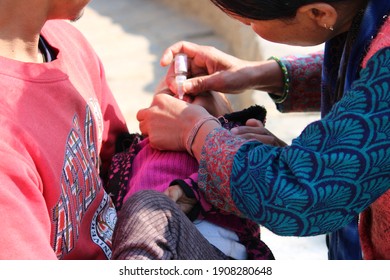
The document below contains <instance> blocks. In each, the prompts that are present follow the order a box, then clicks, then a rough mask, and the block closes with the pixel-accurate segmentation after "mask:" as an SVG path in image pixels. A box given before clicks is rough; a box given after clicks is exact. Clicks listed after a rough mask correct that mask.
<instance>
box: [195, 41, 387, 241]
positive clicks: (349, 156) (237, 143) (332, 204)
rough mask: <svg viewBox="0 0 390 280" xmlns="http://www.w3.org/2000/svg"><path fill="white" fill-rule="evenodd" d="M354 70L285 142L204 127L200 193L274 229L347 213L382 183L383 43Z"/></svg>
mask: <svg viewBox="0 0 390 280" xmlns="http://www.w3.org/2000/svg"><path fill="white" fill-rule="evenodd" d="M360 77H361V78H360V79H359V80H357V81H355V82H354V83H353V85H352V88H351V90H350V91H349V92H346V93H345V94H344V97H343V98H342V99H341V100H340V101H339V102H338V103H337V104H336V105H335V106H334V108H333V110H332V111H331V112H330V113H329V114H328V115H327V116H326V117H325V118H323V119H322V120H320V121H317V122H314V123H312V124H310V125H309V126H307V127H306V129H305V130H304V131H303V132H302V134H301V135H300V136H299V137H298V138H296V139H295V140H293V142H292V144H291V146H288V147H285V148H280V147H273V146H268V145H264V144H261V143H260V142H255V141H250V142H245V141H243V140H240V139H239V138H234V137H233V136H232V135H230V134H229V133H228V132H227V131H224V130H222V129H216V130H214V131H213V132H212V133H210V135H209V136H208V139H207V141H206V145H205V147H204V148H203V152H202V158H201V162H200V164H201V165H200V168H201V169H200V172H199V174H200V176H199V180H200V181H199V185H200V187H201V188H202V189H203V190H204V192H205V195H206V197H207V199H209V200H210V201H211V203H213V204H214V205H215V206H217V207H220V208H222V209H224V210H228V211H231V212H234V213H236V214H238V215H240V216H245V217H247V218H249V219H251V220H253V221H256V222H257V223H259V224H261V225H264V226H265V227H267V228H269V229H270V230H272V231H273V232H275V233H276V234H279V235H287V236H290V235H295V236H309V235H318V234H323V233H326V232H331V231H334V230H337V229H339V228H341V227H342V226H344V225H345V224H346V223H348V222H349V221H351V219H352V218H353V217H355V216H356V215H357V214H358V213H360V212H362V211H363V210H364V209H365V208H366V207H368V206H369V205H370V204H371V203H372V202H374V201H375V200H376V199H377V198H378V197H379V196H380V195H382V194H383V193H384V192H385V191H386V190H388V189H389V188H390V177H389V174H390V94H389V92H390V48H386V49H383V50H381V51H379V52H378V53H377V54H376V55H375V56H373V57H372V59H371V60H370V61H369V63H368V65H367V67H366V68H365V69H363V70H362V71H361V75H360ZM222 151H223V152H222ZM205 186H208V187H207V188H205Z"/></svg>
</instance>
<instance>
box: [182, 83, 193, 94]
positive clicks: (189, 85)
mask: <svg viewBox="0 0 390 280" xmlns="http://www.w3.org/2000/svg"><path fill="white" fill-rule="evenodd" d="M193 88H194V87H193V86H192V83H191V82H184V83H183V89H184V92H191V91H192V90H193Z"/></svg>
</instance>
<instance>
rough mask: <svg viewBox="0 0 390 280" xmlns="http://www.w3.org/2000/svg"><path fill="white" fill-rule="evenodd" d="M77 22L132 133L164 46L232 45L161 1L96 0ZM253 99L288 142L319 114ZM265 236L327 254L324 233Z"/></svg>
mask: <svg viewBox="0 0 390 280" xmlns="http://www.w3.org/2000/svg"><path fill="white" fill-rule="evenodd" d="M74 24H75V26H76V27H78V28H79V29H80V30H81V31H82V32H83V33H84V34H85V36H86V37H87V38H88V39H89V40H90V42H91V43H92V45H93V46H94V47H95V49H96V51H97V53H98V54H99V55H100V57H101V59H102V61H103V64H104V65H105V71H106V75H107V79H108V82H109V84H110V86H111V89H112V91H113V93H114V95H115V97H116V98H117V100H118V103H119V105H120V107H121V110H122V111H123V113H124V115H125V118H126V120H127V122H128V126H129V129H130V130H131V131H133V132H136V131H138V123H137V121H136V118H135V115H136V113H137V111H138V110H139V109H141V108H144V107H148V106H149V104H150V102H151V99H152V96H153V91H154V88H155V87H156V84H157V82H158V81H159V80H160V79H161V77H163V75H164V73H165V69H162V68H161V67H160V65H159V58H160V55H161V54H162V52H163V51H164V49H165V48H166V47H168V46H169V45H170V44H172V43H174V42H176V41H179V40H183V39H185V40H189V41H193V42H196V43H199V44H207V45H213V46H215V47H217V48H220V49H222V50H225V51H226V50H228V46H227V45H226V42H225V41H224V39H223V38H221V37H219V36H218V35H217V34H215V32H214V31H213V29H212V28H211V27H209V26H206V25H205V24H203V23H202V22H199V21H198V20H197V18H196V17H189V16H188V15H186V16H184V15H182V14H180V13H178V12H177V11H175V10H172V9H171V8H169V7H167V6H165V5H163V4H161V3H160V2H159V1H158V0H115V1H105V0H94V1H92V2H91V3H90V4H89V6H88V8H87V9H86V10H85V14H84V16H83V17H82V19H80V20H79V21H77V22H76V23H74ZM262 48H263V57H269V56H270V55H282V54H286V53H288V52H291V51H295V52H307V51H310V50H311V49H307V48H306V49H305V48H291V47H285V46H282V45H277V44H271V43H268V42H262ZM253 102H255V103H258V104H261V105H264V106H265V107H266V108H267V111H268V118H267V127H268V128H269V129H270V130H271V131H273V132H274V133H275V134H276V135H278V136H279V137H280V138H281V139H283V140H284V141H286V142H287V143H289V142H291V139H293V138H294V137H296V136H297V135H298V134H299V133H300V132H301V131H302V129H303V128H304V127H305V126H306V125H307V124H308V123H309V122H311V121H313V120H316V119H318V117H319V116H318V114H285V115H282V114H280V113H279V112H277V111H276V109H275V106H274V104H273V103H272V102H271V101H270V99H269V98H268V96H267V95H266V94H264V93H262V92H254V93H253ZM233 105H234V104H233ZM262 239H263V240H265V242H266V243H267V244H268V245H269V246H270V247H271V249H272V250H273V251H274V254H275V256H276V258H277V259H280V260H325V259H326V258H327V256H326V247H325V238H324V236H317V237H305V238H296V237H280V236H276V235H274V234H272V233H271V232H269V231H268V230H266V229H264V230H263V234H262Z"/></svg>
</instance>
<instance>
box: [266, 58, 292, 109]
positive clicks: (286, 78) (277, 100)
mask: <svg viewBox="0 0 390 280" xmlns="http://www.w3.org/2000/svg"><path fill="white" fill-rule="evenodd" d="M271 59H272V60H275V61H276V62H277V63H278V65H279V66H280V69H281V70H282V73H283V94H282V96H280V95H276V94H273V93H268V94H269V96H270V97H271V98H272V100H273V101H274V102H275V103H282V102H283V101H285V100H286V99H287V96H288V93H289V90H290V78H289V75H288V70H287V67H286V65H284V63H283V62H282V61H281V60H280V59H279V58H277V57H275V56H271V57H270V58H269V59H268V60H271Z"/></svg>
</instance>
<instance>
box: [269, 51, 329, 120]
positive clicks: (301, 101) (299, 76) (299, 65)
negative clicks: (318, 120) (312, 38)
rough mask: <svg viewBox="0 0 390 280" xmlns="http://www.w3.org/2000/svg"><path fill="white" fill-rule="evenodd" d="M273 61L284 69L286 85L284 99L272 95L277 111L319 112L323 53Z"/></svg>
mask: <svg viewBox="0 0 390 280" xmlns="http://www.w3.org/2000/svg"><path fill="white" fill-rule="evenodd" d="M273 59H275V60H276V61H278V63H279V65H281V67H282V69H284V71H283V72H284V76H285V77H284V80H285V83H286V85H285V88H284V91H285V92H284V98H282V99H280V98H278V97H277V96H276V95H273V94H270V96H271V98H272V99H273V100H274V102H275V103H276V107H277V109H278V110H279V111H281V112H285V113H288V112H313V111H319V110H320V102H321V71H322V61H323V53H322V52H317V53H313V54H309V55H300V56H286V57H283V58H280V59H277V58H273ZM286 75H287V77H286Z"/></svg>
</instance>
